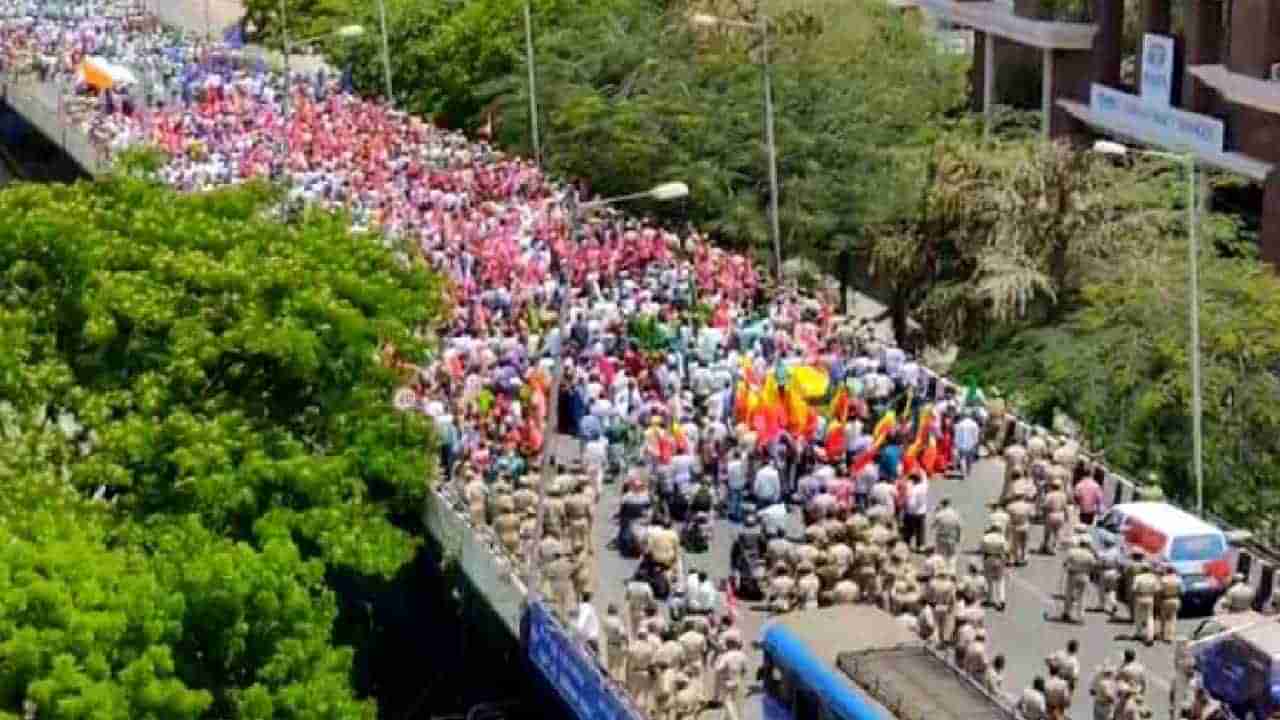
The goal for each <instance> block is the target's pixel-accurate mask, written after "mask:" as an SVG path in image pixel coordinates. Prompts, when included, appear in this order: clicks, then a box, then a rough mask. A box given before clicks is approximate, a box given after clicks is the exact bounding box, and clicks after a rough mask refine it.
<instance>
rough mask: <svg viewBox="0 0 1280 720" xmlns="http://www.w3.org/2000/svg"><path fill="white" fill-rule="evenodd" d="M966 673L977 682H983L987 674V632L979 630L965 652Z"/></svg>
mask: <svg viewBox="0 0 1280 720" xmlns="http://www.w3.org/2000/svg"><path fill="white" fill-rule="evenodd" d="M964 671H965V672H967V673H969V676H970V677H972V678H973V679H974V680H975V681H976V682H982V678H983V677H985V676H986V674H987V631H986V630H983V629H982V628H978V629H977V630H976V631H975V632H974V635H973V641H972V642H970V643H969V647H968V648H966V649H965V651H964Z"/></svg>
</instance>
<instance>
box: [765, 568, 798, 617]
mask: <svg viewBox="0 0 1280 720" xmlns="http://www.w3.org/2000/svg"><path fill="white" fill-rule="evenodd" d="M795 592H796V581H795V580H792V579H791V576H790V575H775V576H774V577H773V579H772V580H770V581H769V603H768V604H769V608H770V609H771V610H773V611H774V612H780V613H785V612H790V611H791V607H792V604H793V603H794V602H795Z"/></svg>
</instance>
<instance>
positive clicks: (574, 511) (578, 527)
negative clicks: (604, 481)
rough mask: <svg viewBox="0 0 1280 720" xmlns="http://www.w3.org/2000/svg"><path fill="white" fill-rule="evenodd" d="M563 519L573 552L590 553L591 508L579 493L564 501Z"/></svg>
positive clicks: (585, 498) (584, 497)
mask: <svg viewBox="0 0 1280 720" xmlns="http://www.w3.org/2000/svg"><path fill="white" fill-rule="evenodd" d="M564 514H565V519H566V520H567V522H568V525H569V528H568V530H569V544H570V546H572V547H573V551H574V552H582V551H583V550H586V551H587V552H590V551H591V506H590V505H589V504H588V503H587V497H586V496H585V495H583V494H582V493H581V492H577V493H574V494H572V495H570V496H569V497H567V498H565V500H564Z"/></svg>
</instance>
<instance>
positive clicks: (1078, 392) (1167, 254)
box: [957, 177, 1280, 542]
mask: <svg viewBox="0 0 1280 720" xmlns="http://www.w3.org/2000/svg"><path fill="white" fill-rule="evenodd" d="M1174 179H1177V180H1180V179H1181V178H1180V177H1177V178H1174ZM1178 197H1180V194H1179V195H1178ZM1174 207H1176V206H1174ZM1177 209H1179V210H1180V212H1178V213H1177V214H1174V215H1170V216H1168V217H1167V218H1166V220H1167V222H1164V223H1157V224H1158V225H1159V231H1158V232H1155V233H1150V234H1147V235H1144V236H1142V243H1143V244H1142V245H1140V246H1138V245H1135V246H1133V247H1131V248H1130V249H1129V252H1124V253H1113V254H1112V255H1111V256H1109V257H1108V261H1107V263H1105V264H1104V265H1101V266H1098V267H1095V268H1094V269H1093V270H1092V271H1090V272H1089V273H1088V274H1087V276H1086V277H1085V280H1084V282H1083V283H1082V287H1081V290H1080V292H1079V294H1078V295H1077V296H1076V298H1075V300H1074V301H1073V302H1071V303H1069V304H1067V305H1066V306H1065V312H1064V313H1063V315H1064V316H1063V317H1062V318H1061V319H1060V320H1057V321H1055V322H1051V323H1050V322H1035V323H1028V324H1024V325H1023V326H1021V327H1017V328H1014V329H1013V330H1012V331H1006V332H997V333H994V334H991V335H988V336H987V337H985V338H982V339H980V340H977V341H975V344H974V347H972V348H971V349H969V350H968V351H967V352H965V353H964V354H963V359H962V362H961V366H960V367H959V368H958V369H957V372H958V373H959V374H961V375H969V374H972V375H975V376H977V377H981V378H983V379H984V380H985V381H987V382H991V383H995V384H997V385H999V386H1000V387H1002V388H1006V389H1007V390H1008V391H1010V392H1012V394H1013V396H1014V397H1013V399H1014V401H1015V404H1016V405H1018V406H1019V407H1020V408H1021V409H1022V410H1023V411H1025V412H1027V413H1028V414H1029V415H1030V416H1031V417H1033V418H1035V419H1036V420H1038V421H1040V422H1044V423H1047V422H1049V421H1050V420H1051V418H1052V417H1053V413H1054V412H1055V411H1061V412H1065V413H1067V414H1068V415H1070V416H1071V417H1072V418H1074V419H1075V420H1076V422H1077V423H1078V424H1079V425H1080V426H1081V429H1082V432H1083V434H1084V436H1085V439H1086V440H1087V441H1088V443H1089V444H1090V445H1091V446H1093V447H1095V448H1098V449H1099V450H1101V451H1103V452H1104V453H1105V457H1106V459H1107V461H1108V462H1109V463H1110V464H1111V465H1113V466H1114V467H1116V468H1118V469H1122V470H1125V471H1127V472H1129V473H1131V474H1132V475H1134V476H1137V475H1138V474H1139V473H1145V472H1148V471H1155V472H1156V473H1158V474H1159V475H1160V477H1161V478H1162V481H1163V482H1164V484H1165V487H1166V489H1167V490H1169V491H1170V492H1171V493H1172V494H1174V495H1175V496H1177V497H1179V498H1181V499H1182V500H1184V501H1187V502H1188V503H1189V504H1193V503H1194V498H1195V488H1194V483H1193V473H1192V468H1191V456H1192V422H1191V395H1192V392H1191V373H1190V363H1189V359H1188V358H1189V348H1190V327H1189V318H1188V310H1189V306H1188V301H1189V300H1188V298H1189V292H1188V289H1189V279H1188V257H1187V245H1186V243H1187V226H1186V224H1185V222H1184V220H1183V219H1184V218H1185V217H1186V212H1185V210H1186V208H1185V205H1183V206H1182V207H1180V208H1177ZM1200 231H1201V235H1202V238H1203V248H1204V249H1203V250H1202V252H1201V255H1200V258H1199V268H1200V290H1201V312H1200V323H1201V357H1202V365H1203V370H1202V376H1203V386H1204V392H1203V398H1204V401H1203V406H1204V423H1203V427H1204V438H1205V440H1204V501H1205V507H1206V508H1207V509H1209V510H1211V511H1214V512H1216V513H1219V514H1221V515H1222V516H1224V517H1225V518H1227V519H1228V520H1230V521H1232V522H1234V523H1237V524H1239V525H1240V526H1243V527H1248V528H1251V529H1253V530H1255V531H1257V532H1259V533H1261V534H1263V535H1264V536H1267V537H1269V538H1270V539H1271V541H1272V542H1277V541H1280V526H1278V525H1277V523H1276V522H1275V518H1276V517H1277V512H1278V511H1280V487H1278V486H1277V484H1276V478H1277V477H1280V443H1278V442H1277V438H1280V411H1278V410H1277V405H1276V399H1277V398H1280V335H1277V333H1276V331H1275V329H1276V327H1280V325H1278V323H1280V279H1278V278H1277V277H1276V275H1275V273H1274V272H1272V271H1271V270H1269V269H1266V268H1265V267H1263V266H1261V265H1260V264H1259V263H1258V262H1257V260H1256V259H1255V258H1253V257H1247V256H1245V257H1231V258H1224V257H1221V256H1219V254H1218V252H1217V248H1218V247H1221V246H1223V245H1224V244H1226V241H1227V240H1229V239H1230V238H1232V237H1233V236H1234V235H1235V234H1236V230H1235V227H1234V224H1233V221H1232V220H1231V219H1230V218H1227V217H1223V216H1216V215H1211V216H1207V217H1206V218H1205V221H1204V222H1203V224H1202V227H1201V228H1200ZM1006 330H1008V328H1006Z"/></svg>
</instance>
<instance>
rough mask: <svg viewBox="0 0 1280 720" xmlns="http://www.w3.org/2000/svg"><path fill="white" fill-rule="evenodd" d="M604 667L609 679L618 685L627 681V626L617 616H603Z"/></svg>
mask: <svg viewBox="0 0 1280 720" xmlns="http://www.w3.org/2000/svg"><path fill="white" fill-rule="evenodd" d="M601 624H602V625H603V626H604V644H605V663H606V665H605V667H606V668H607V669H608V670H609V677H611V678H613V679H614V680H615V681H617V682H620V683H625V682H626V681H627V626H626V623H624V622H622V618H620V617H618V616H617V615H605V618H604V622H603V623H601Z"/></svg>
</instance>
